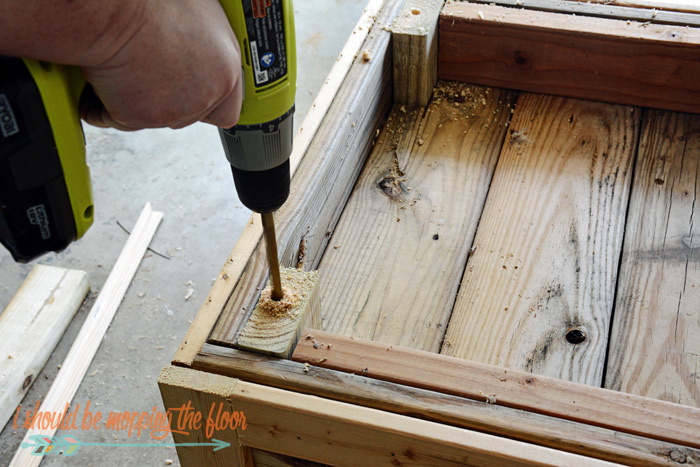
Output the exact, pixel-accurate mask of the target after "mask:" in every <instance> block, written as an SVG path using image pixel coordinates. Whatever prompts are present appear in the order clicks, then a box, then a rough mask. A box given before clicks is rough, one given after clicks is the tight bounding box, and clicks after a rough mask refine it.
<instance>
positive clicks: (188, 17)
mask: <svg viewBox="0 0 700 467" xmlns="http://www.w3.org/2000/svg"><path fill="white" fill-rule="evenodd" d="M128 29H129V30H127V31H124V30H121V31H114V32H113V33H112V34H104V35H103V36H101V37H100V38H99V39H98V41H97V42H96V44H95V45H94V47H93V50H92V52H93V53H94V54H96V55H98V54H99V49H100V47H102V48H103V49H104V50H105V51H107V54H106V55H107V56H105V57H104V58H103V59H102V57H101V59H99V60H93V61H94V62H97V63H98V64H96V65H90V66H83V67H82V70H83V74H84V75H85V78H86V79H87V81H88V82H89V83H91V84H92V86H93V87H94V89H95V93H96V94H97V96H98V97H99V98H100V100H101V101H102V103H103V104H104V107H92V108H87V109H83V110H82V111H81V117H82V118H83V119H84V120H85V121H86V122H87V123H89V124H91V125H94V126H98V127H113V128H117V129H120V130H139V129H143V128H157V127H170V128H182V127H185V126H187V125H190V124H192V123H195V122H198V121H203V122H207V123H211V124H213V125H216V126H219V127H224V128H228V127H231V126H233V125H235V124H236V122H237V121H238V117H239V115H240V109H241V101H242V83H241V80H242V76H241V55H240V49H239V46H238V41H237V40H236V38H235V36H234V34H233V31H232V30H231V26H230V25H229V22H228V20H227V18H226V15H225V13H224V11H223V9H222V7H221V5H220V4H219V2H218V1H217V0H150V1H145V2H141V8H140V9H139V10H138V11H137V12H136V13H135V14H134V18H133V20H132V22H131V24H130V25H129V28H128ZM112 36H116V37H112ZM124 36H126V37H124ZM112 51H114V52H112Z"/></svg>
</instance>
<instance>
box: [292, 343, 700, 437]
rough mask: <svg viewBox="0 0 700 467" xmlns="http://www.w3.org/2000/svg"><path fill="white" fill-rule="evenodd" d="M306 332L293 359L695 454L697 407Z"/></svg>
mask: <svg viewBox="0 0 700 467" xmlns="http://www.w3.org/2000/svg"><path fill="white" fill-rule="evenodd" d="M307 332H308V334H309V335H312V336H314V337H313V339H314V340H316V342H318V343H319V345H318V348H315V347H314V346H313V345H310V344H309V342H310V340H311V339H306V338H305V337H302V339H301V341H299V345H298V346H297V348H296V350H295V351H294V354H293V357H292V358H293V359H294V361H298V362H306V363H312V364H314V365H317V366H321V367H324V368H331V369H337V370H340V371H347V372H352V373H356V374H362V375H366V376H368V377H371V378H376V379H381V380H385V381H391V382H395V383H398V384H402V385H405V386H414V387H418V388H424V389H429V390H432V391H437V392H441V393H445V394H453V395H457V396H460V397H467V398H470V399H475V400H481V401H486V400H489V401H490V402H492V403H493V404H498V405H504V406H506V407H513V408H518V409H522V410H526V411H531V412H536V413H541V414H546V415H550V416H552V417H557V418H563V419H566V420H572V421H577V422H580V423H585V424H589V425H594V426H601V427H606V428H609V429H613V430H617V431H621V432H624V433H630V434H635V435H639V436H644V437H647V438H652V439H658V440H664V441H667V442H671V443H678V444H682V445H685V446H692V447H694V448H700V431H698V429H697V421H698V420H700V409H696V408H692V407H686V406H681V405H677V404H672V403H669V402H664V401H659V400H656V399H651V398H647V397H641V396H635V395H632V394H625V393H621V392H616V391H611V390H608V389H602V388H596V387H592V386H587V385H583V384H577V383H571V382H568V381H562V380H559V379H556V378H548V377H545V376H538V375H533V374H531V373H526V372H522V371H516V370H510V369H506V368H499V367H495V366H491V365H485V364H482V363H477V362H471V361H468V360H463V359H460V358H454V357H447V356H444V355H439V354H434V353H432V352H425V351H420V350H414V349H406V348H402V347H395V346H391V345H386V344H381V343H378V342H372V341H364V340H360V339H352V338H348V337H344V336H339V335H337V334H330V333H325V332H322V331H317V330H308V331H305V333H304V334H307Z"/></svg>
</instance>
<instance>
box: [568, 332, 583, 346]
mask: <svg viewBox="0 0 700 467" xmlns="http://www.w3.org/2000/svg"><path fill="white" fill-rule="evenodd" d="M585 340H586V333H585V332H583V331H582V330H581V329H571V330H569V332H567V333H566V342H568V343H569V344H574V345H576V344H581V343H583V341H585Z"/></svg>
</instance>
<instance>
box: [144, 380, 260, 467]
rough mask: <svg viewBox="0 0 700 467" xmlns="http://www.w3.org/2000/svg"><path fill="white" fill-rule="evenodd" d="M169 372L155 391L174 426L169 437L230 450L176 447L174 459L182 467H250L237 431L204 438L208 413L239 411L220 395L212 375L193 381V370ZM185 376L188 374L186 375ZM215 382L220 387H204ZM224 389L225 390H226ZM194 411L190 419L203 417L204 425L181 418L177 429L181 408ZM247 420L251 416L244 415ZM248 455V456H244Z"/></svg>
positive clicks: (228, 430) (232, 382)
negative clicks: (220, 443)
mask: <svg viewBox="0 0 700 467" xmlns="http://www.w3.org/2000/svg"><path fill="white" fill-rule="evenodd" d="M172 368H176V367H165V368H164V369H163V370H162V371H161V373H160V376H159V378H158V388H159V389H160V394H161V397H162V398H163V407H164V409H165V410H166V411H168V410H172V412H171V413H172V414H174V415H173V422H172V423H173V424H172V428H173V431H172V437H173V442H175V443H177V444H183V443H211V440H212V439H218V440H220V441H223V442H226V443H229V444H230V446H228V447H226V448H224V449H221V450H217V451H215V450H214V449H213V448H212V446H176V447H175V449H176V450H177V457H178V460H179V461H180V465H182V466H184V467H199V466H202V467H203V466H207V467H253V466H254V465H255V464H253V463H252V455H253V453H252V452H250V450H249V449H247V448H246V447H245V446H242V445H241V443H240V442H239V439H238V438H239V437H238V431H237V430H230V429H227V430H217V431H216V432H213V433H211V434H210V436H207V424H206V417H207V415H208V414H209V412H210V410H212V408H214V410H216V409H218V408H219V407H223V409H224V411H225V412H227V413H228V412H234V411H240V410H241V409H240V408H239V407H236V406H234V405H233V404H232V403H231V401H230V400H228V399H227V398H226V395H225V394H222V392H221V382H220V381H221V380H220V379H219V380H218V381H217V380H216V379H214V378H215V377H213V376H212V375H206V376H204V377H200V378H198V380H197V381H193V379H194V378H197V377H198V375H203V373H198V372H196V371H193V370H189V369H185V368H178V370H180V371H179V372H176V371H172ZM185 372H187V373H185ZM212 380H214V381H215V382H217V383H219V386H218V387H217V386H211V387H207V386H206V384H207V382H210V381H212ZM235 382H236V380H230V379H228V380H227V381H226V382H225V384H226V385H229V386H230V385H235ZM225 387H226V386H224V388H225ZM188 406H189V407H193V409H192V410H191V412H192V415H193V416H194V414H195V413H196V412H199V413H201V414H202V417H203V422H202V423H200V424H199V426H198V427H196V426H195V424H194V423H193V422H190V423H184V419H185V416H184V415H182V416H181V417H182V418H181V419H182V420H183V423H182V425H181V428H185V429H178V426H177V422H178V417H179V415H177V414H178V413H182V412H184V410H180V411H179V412H178V409H181V408H183V407H188ZM214 413H216V412H214ZM244 415H246V417H247V416H248V415H251V414H245V412H244ZM246 451H248V452H246Z"/></svg>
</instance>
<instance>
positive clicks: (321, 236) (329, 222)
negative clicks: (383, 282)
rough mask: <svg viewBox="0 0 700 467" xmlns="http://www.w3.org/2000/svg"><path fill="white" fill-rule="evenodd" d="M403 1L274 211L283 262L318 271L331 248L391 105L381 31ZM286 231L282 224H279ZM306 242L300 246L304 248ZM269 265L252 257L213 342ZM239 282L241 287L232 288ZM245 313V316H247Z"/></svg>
mask: <svg viewBox="0 0 700 467" xmlns="http://www.w3.org/2000/svg"><path fill="white" fill-rule="evenodd" d="M398 3H399V2H394V1H391V2H390V1H387V2H386V3H385V5H384V8H383V9H382V10H381V13H380V14H379V16H377V17H376V22H375V23H374V24H373V26H372V34H370V35H369V36H368V38H367V40H366V41H365V42H364V45H363V46H364V47H365V48H368V49H371V50H372V51H373V55H374V57H375V58H374V59H372V60H370V61H368V62H364V61H362V60H361V59H358V60H357V61H356V62H355V64H356V66H353V67H352V69H351V70H350V71H349V72H348V75H347V77H346V79H345V82H344V83H343V86H342V88H341V90H339V92H338V94H337V95H336V97H335V100H334V101H333V104H332V106H331V108H330V109H329V111H328V114H327V115H326V118H325V119H324V121H323V124H322V125H321V127H320V128H319V130H318V131H317V132H316V135H315V137H314V139H313V142H312V143H311V145H310V147H309V150H308V152H307V154H306V156H305V157H304V160H303V161H302V162H301V164H300V165H299V169H298V170H297V173H296V174H295V175H294V178H293V179H292V185H291V193H290V196H289V200H288V201H287V202H286V203H285V205H284V206H282V208H280V210H279V211H277V212H276V213H275V223H276V224H277V225H278V226H280V228H279V229H278V232H277V233H278V237H277V246H278V249H279V251H280V264H281V265H283V266H293V265H296V263H297V260H298V257H299V254H300V251H301V250H303V251H304V256H305V262H304V264H305V268H306V269H307V270H309V269H316V268H317V266H318V263H319V262H320V260H321V257H322V256H323V252H324V250H325V247H326V244H327V242H328V239H329V237H330V233H331V232H332V231H333V229H334V227H335V224H336V222H337V221H338V218H339V217H340V214H341V212H342V210H343V206H344V205H345V202H346V200H347V198H348V197H349V196H350V191H351V189H352V186H353V183H354V182H355V180H356V179H357V176H358V175H359V173H360V170H361V168H362V165H363V164H364V162H365V160H366V157H367V155H368V154H369V152H370V149H371V146H372V143H373V141H374V138H375V132H376V128H377V127H378V126H379V124H380V122H381V121H382V120H384V118H385V116H386V113H387V112H388V110H389V101H390V100H391V89H390V83H391V63H390V62H391V61H390V57H391V53H390V49H389V45H390V33H389V32H388V31H387V30H385V29H384V28H383V26H384V25H386V24H389V23H390V22H391V21H392V20H393V18H394V16H395V15H396V13H397V12H398V9H399V6H400V5H398ZM282 226H284V227H282ZM302 244H303V248H302ZM267 276H268V268H267V263H266V260H265V251H264V248H262V246H261V245H260V244H258V246H257V247H256V249H255V251H254V252H253V254H252V255H251V256H250V258H249V259H248V263H247V264H246V267H245V270H244V271H243V273H242V275H241V276H240V278H229V279H230V280H231V282H232V283H231V286H232V287H233V286H234V285H235V288H233V292H232V293H231V296H230V297H229V298H228V301H227V302H226V305H225V306H224V308H223V310H222V311H221V315H220V316H219V320H218V322H217V324H216V327H215V328H214V330H213V331H212V333H211V336H210V341H211V342H216V343H220V344H223V345H233V344H234V343H235V342H236V339H237V336H238V334H239V332H240V330H241V328H242V327H243V325H244V324H245V322H246V321H247V319H248V316H249V315H250V312H251V311H252V309H253V305H254V304H255V303H257V299H258V296H259V293H258V291H257V290H256V289H258V288H259V289H262V288H263V287H264V285H265V283H266V280H267ZM234 281H237V283H235V284H234V283H233V282H234ZM246 310H247V311H246Z"/></svg>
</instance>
